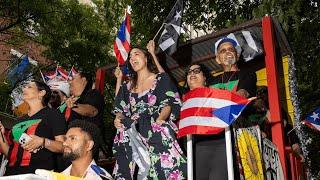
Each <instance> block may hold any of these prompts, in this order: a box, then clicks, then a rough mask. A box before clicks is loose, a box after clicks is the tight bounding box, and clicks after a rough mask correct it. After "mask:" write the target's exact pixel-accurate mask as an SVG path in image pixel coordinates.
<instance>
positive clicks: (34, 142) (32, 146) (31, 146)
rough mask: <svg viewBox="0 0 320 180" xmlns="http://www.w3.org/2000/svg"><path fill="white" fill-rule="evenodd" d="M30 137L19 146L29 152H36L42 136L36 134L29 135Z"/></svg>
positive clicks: (40, 146)
mask: <svg viewBox="0 0 320 180" xmlns="http://www.w3.org/2000/svg"><path fill="white" fill-rule="evenodd" d="M30 137H31V139H30V140H29V141H27V142H26V143H25V144H24V145H21V147H22V148H23V149H25V150H27V151H29V152H37V151H38V150H39V149H41V148H42V145H43V143H44V138H42V137H39V136H36V135H30Z"/></svg>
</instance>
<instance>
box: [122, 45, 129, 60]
mask: <svg viewBox="0 0 320 180" xmlns="http://www.w3.org/2000/svg"><path fill="white" fill-rule="evenodd" d="M122 45H123V48H124V49H125V50H126V51H127V52H129V51H130V44H129V42H128V41H125V42H122ZM125 61H126V60H125Z"/></svg>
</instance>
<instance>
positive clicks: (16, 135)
mask: <svg viewBox="0 0 320 180" xmlns="http://www.w3.org/2000/svg"><path fill="white" fill-rule="evenodd" d="M40 121H41V119H33V120H28V121H23V122H20V123H18V124H16V125H14V126H13V127H12V135H13V139H14V140H15V141H19V139H20V137H21V135H22V133H24V132H25V131H26V130H27V129H28V128H29V127H30V126H32V125H34V124H37V123H39V122H40Z"/></svg>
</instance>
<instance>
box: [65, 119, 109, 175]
mask: <svg viewBox="0 0 320 180" xmlns="http://www.w3.org/2000/svg"><path fill="white" fill-rule="evenodd" d="M99 134H100V132H99V128H98V127H97V126H96V125H95V124H93V123H90V122H88V121H82V120H75V121H72V122H71V123H70V124H69V130H68V132H67V134H66V140H65V141H64V143H63V147H64V150H63V157H64V158H65V159H66V160H67V161H70V162H72V164H71V165H70V166H69V167H68V168H67V169H65V170H64V171H63V172H62V174H64V175H69V176H76V177H81V178H84V179H86V180H96V179H97V180H99V179H112V177H111V175H110V174H109V173H108V172H107V171H106V170H104V169H103V168H101V167H99V166H97V164H96V163H95V161H94V160H93V154H94V153H95V152H96V151H97V150H98V146H99V144H98V142H99Z"/></svg>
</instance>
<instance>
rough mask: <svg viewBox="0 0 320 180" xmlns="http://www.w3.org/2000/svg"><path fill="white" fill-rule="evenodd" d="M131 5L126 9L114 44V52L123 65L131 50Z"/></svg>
mask: <svg viewBox="0 0 320 180" xmlns="http://www.w3.org/2000/svg"><path fill="white" fill-rule="evenodd" d="M129 8H130V7H128V10H126V12H125V15H124V19H123V21H122V23H121V26H120V28H119V31H118V34H117V37H116V40H115V42H114V44H113V49H114V53H115V55H116V58H117V60H118V62H119V64H120V65H123V64H124V62H125V61H126V60H127V58H128V53H129V51H130V33H131V27H130V10H129Z"/></svg>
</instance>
